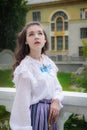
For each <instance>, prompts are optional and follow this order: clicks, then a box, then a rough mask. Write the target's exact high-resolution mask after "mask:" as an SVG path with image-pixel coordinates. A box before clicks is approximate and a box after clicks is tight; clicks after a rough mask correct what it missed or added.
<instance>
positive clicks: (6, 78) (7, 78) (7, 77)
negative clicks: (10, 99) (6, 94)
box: [0, 70, 14, 87]
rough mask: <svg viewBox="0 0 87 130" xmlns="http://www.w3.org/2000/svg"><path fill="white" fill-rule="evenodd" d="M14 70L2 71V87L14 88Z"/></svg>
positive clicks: (0, 75)
mask: <svg viewBox="0 0 87 130" xmlns="http://www.w3.org/2000/svg"><path fill="white" fill-rule="evenodd" d="M11 73H12V70H0V87H13V86H14V84H13V82H12V79H11Z"/></svg>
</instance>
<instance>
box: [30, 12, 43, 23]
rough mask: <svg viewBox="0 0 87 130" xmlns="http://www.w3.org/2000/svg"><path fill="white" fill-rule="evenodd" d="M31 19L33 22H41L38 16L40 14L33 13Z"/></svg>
mask: <svg viewBox="0 0 87 130" xmlns="http://www.w3.org/2000/svg"><path fill="white" fill-rule="evenodd" d="M32 19H33V21H40V20H41V16H40V12H39V11H38V12H33V13H32Z"/></svg>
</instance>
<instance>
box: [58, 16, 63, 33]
mask: <svg viewBox="0 0 87 130" xmlns="http://www.w3.org/2000/svg"><path fill="white" fill-rule="evenodd" d="M62 30H63V20H62V18H61V17H58V18H57V20H56V31H62Z"/></svg>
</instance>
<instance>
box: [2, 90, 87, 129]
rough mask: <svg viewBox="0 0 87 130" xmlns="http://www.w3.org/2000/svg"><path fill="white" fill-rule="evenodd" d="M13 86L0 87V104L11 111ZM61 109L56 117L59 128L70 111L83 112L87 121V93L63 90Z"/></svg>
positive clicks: (62, 127)
mask: <svg viewBox="0 0 87 130" xmlns="http://www.w3.org/2000/svg"><path fill="white" fill-rule="evenodd" d="M15 92H16V90H15V88H0V105H4V106H6V110H7V111H8V112H10V111H11V108H12V103H13V100H14V96H15ZM63 93H64V100H63V106H64V107H63V109H62V110H61V111H60V115H59V118H58V127H59V130H64V122H65V121H66V120H67V119H68V117H69V116H70V114H71V113H75V114H84V117H85V121H87V93H81V92H66V91H64V92H63Z"/></svg>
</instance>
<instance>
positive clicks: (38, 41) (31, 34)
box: [26, 25, 46, 51]
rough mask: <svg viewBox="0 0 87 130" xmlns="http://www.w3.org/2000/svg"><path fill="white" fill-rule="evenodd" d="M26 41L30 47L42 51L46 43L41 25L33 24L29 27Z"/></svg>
mask: <svg viewBox="0 0 87 130" xmlns="http://www.w3.org/2000/svg"><path fill="white" fill-rule="evenodd" d="M26 42H27V44H28V45H29V47H30V50H33V51H35V50H37V51H39V50H40V51H41V50H42V48H43V46H44V44H45V43H46V39H45V35H44V32H43V29H42V28H41V27H40V26H39V25H32V26H30V27H29V28H28V29H27V32H26Z"/></svg>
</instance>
